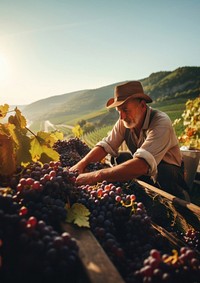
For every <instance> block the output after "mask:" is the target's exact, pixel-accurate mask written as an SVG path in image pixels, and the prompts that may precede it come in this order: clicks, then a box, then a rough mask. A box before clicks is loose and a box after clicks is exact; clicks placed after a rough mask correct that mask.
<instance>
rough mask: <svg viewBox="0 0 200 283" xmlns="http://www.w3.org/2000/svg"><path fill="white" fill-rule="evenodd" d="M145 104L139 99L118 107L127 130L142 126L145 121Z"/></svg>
mask: <svg viewBox="0 0 200 283" xmlns="http://www.w3.org/2000/svg"><path fill="white" fill-rule="evenodd" d="M142 110H143V103H142V101H140V100H138V99H134V100H128V101H127V102H125V103H124V104H122V105H121V106H119V107H117V111H118V112H119V117H120V119H121V120H122V121H123V123H124V126H125V127H126V128H129V129H131V128H136V127H137V126H138V125H140V124H141V119H143V117H144V116H143V111H142Z"/></svg>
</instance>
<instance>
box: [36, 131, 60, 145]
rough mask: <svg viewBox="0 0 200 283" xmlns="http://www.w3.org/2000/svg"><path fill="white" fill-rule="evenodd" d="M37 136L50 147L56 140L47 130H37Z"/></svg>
mask: <svg viewBox="0 0 200 283" xmlns="http://www.w3.org/2000/svg"><path fill="white" fill-rule="evenodd" d="M37 137H38V138H39V139H40V142H41V143H42V144H46V145H49V146H50V147H52V146H53V145H54V143H55V141H56V139H55V137H54V136H53V135H52V134H51V133H47V132H38V133H37Z"/></svg>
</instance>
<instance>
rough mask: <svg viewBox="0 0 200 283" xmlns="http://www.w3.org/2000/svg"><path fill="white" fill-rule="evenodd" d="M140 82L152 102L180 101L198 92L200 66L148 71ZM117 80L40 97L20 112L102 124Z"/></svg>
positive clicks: (65, 121) (35, 118)
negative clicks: (147, 74) (90, 87)
mask: <svg viewBox="0 0 200 283" xmlns="http://www.w3.org/2000/svg"><path fill="white" fill-rule="evenodd" d="M133 80H134V78H133ZM140 81H141V83H142V85H143V87H144V91H145V92H146V93H147V94H149V95H150V96H151V97H152V99H153V101H154V102H153V104H152V105H154V106H158V105H166V104H168V103H169V104H170V103H175V101H182V103H184V102H185V101H186V100H187V99H189V98H190V99H193V98H195V97H197V96H199V94H200V67H181V68H178V69H176V70H174V71H171V72H170V71H162V72H157V73H152V74H151V75H150V76H149V77H147V78H144V79H141V80H140ZM121 83H123V82H116V83H113V84H111V85H108V86H104V87H101V88H97V89H86V90H80V91H77V92H76V91H75V92H71V93H65V94H62V95H55V96H51V97H49V98H45V99H41V100H38V101H36V102H34V103H31V104H29V105H27V106H25V107H24V108H23V115H24V116H25V117H26V118H27V119H28V120H30V121H32V122H35V123H40V122H42V121H45V120H49V121H51V122H52V123H54V124H71V125H73V124H75V123H76V121H78V120H81V119H86V120H88V121H99V120H103V121H104V120H105V123H106V122H107V123H109V119H108V117H112V116H113V115H114V116H116V115H115V114H112V113H113V111H108V110H107V109H106V108H105V103H106V101H107V100H108V99H109V98H110V97H113V93H114V88H115V86H116V85H118V84H121ZM175 104H176V103H175ZM110 113H111V114H110ZM111 120H112V119H111Z"/></svg>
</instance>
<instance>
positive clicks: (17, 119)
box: [8, 107, 26, 129]
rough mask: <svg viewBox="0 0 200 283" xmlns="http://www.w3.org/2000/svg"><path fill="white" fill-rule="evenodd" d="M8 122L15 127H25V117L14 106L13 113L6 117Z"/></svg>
mask: <svg viewBox="0 0 200 283" xmlns="http://www.w3.org/2000/svg"><path fill="white" fill-rule="evenodd" d="M8 122H9V123H11V124H14V125H15V126H16V128H20V129H25V128H26V118H25V117H24V116H23V115H22V114H21V111H20V110H19V109H17V107H16V108H15V115H14V116H13V115H11V116H10V117H9V118H8Z"/></svg>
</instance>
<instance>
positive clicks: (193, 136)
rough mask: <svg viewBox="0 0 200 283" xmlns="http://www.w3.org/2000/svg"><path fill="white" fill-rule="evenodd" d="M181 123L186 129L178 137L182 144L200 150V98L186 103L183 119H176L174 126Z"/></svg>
mask: <svg viewBox="0 0 200 283" xmlns="http://www.w3.org/2000/svg"><path fill="white" fill-rule="evenodd" d="M179 123H182V125H183V127H184V129H183V132H182V133H181V135H180V136H179V137H178V139H179V142H180V144H181V145H185V146H187V147H189V148H195V149H200V97H197V98H195V99H194V100H191V99H189V100H188V101H187V102H186V104H185V110H184V112H183V114H182V118H180V119H176V120H175V121H174V124H173V125H177V124H179Z"/></svg>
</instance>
